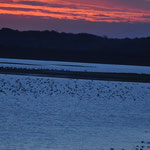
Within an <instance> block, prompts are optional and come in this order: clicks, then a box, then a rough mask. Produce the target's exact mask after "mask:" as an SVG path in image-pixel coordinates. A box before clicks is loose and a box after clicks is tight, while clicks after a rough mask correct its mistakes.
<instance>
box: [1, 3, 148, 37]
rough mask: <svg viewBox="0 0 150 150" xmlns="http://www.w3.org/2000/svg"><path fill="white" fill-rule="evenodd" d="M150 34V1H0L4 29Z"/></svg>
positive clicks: (112, 35)
mask: <svg viewBox="0 0 150 150" xmlns="http://www.w3.org/2000/svg"><path fill="white" fill-rule="evenodd" d="M2 27H9V28H14V29H19V30H56V31H59V32H63V31H64V32H73V33H78V32H88V33H93V34H97V35H101V36H104V35H107V36H109V37H136V36H138V37H140V36H150V0H0V28H2Z"/></svg>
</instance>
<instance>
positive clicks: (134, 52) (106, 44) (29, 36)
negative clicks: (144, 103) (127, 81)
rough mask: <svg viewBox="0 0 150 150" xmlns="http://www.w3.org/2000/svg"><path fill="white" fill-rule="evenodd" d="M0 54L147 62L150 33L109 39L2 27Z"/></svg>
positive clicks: (82, 60)
mask: <svg viewBox="0 0 150 150" xmlns="http://www.w3.org/2000/svg"><path fill="white" fill-rule="evenodd" d="M0 57H1V58H22V59H40V60H62V61H77V62H96V63H112V64H134V65H150V37H148V38H135V39H129V38H125V39H110V38H107V37H99V36H95V35H91V34H85V33H81V34H71V33H58V32H56V31H17V30H11V29H7V28H3V29H1V30H0Z"/></svg>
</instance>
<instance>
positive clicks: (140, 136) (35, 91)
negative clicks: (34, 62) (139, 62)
mask: <svg viewBox="0 0 150 150" xmlns="http://www.w3.org/2000/svg"><path fill="white" fill-rule="evenodd" d="M0 85H1V86H0V150H102V149H106V150H107V149H108V150H109V149H111V148H114V149H120V150H122V149H127V150H129V149H133V150H135V149H136V148H139V149H140V148H141V147H142V148H143V149H150V148H149V147H150V143H149V142H150V139H149V137H150V128H149V126H150V119H149V118H150V108H149V104H150V101H149V97H150V84H141V83H121V82H104V81H82V80H69V79H49V78H36V77H20V76H4V75H0Z"/></svg>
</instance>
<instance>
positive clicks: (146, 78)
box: [0, 67, 150, 83]
mask: <svg viewBox="0 0 150 150" xmlns="http://www.w3.org/2000/svg"><path fill="white" fill-rule="evenodd" d="M0 74H8V75H25V76H39V77H55V78H69V79H84V80H103V81H121V82H141V83H150V75H149V74H136V73H107V72H104V73H103V72H102V73H101V72H81V71H64V70H49V69H27V68H12V67H0Z"/></svg>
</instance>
